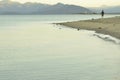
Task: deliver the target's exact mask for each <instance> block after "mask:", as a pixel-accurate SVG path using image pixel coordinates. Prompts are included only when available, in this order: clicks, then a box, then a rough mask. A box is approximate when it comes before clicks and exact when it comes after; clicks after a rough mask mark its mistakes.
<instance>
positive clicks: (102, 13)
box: [101, 10, 105, 18]
mask: <svg viewBox="0 0 120 80" xmlns="http://www.w3.org/2000/svg"><path fill="white" fill-rule="evenodd" d="M104 14H105V13H104V10H102V12H101V16H102V18H103V17H104Z"/></svg>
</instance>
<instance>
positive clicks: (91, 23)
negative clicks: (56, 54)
mask: <svg viewBox="0 0 120 80" xmlns="http://www.w3.org/2000/svg"><path fill="white" fill-rule="evenodd" d="M58 24H59V25H64V26H68V27H72V28H76V29H78V30H79V29H86V30H95V31H96V32H97V33H102V34H108V35H111V36H113V37H116V38H118V39H120V17H113V18H103V19H92V20H83V21H74V22H65V23H58Z"/></svg>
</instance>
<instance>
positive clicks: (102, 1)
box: [11, 0, 120, 7]
mask: <svg viewBox="0 0 120 80" xmlns="http://www.w3.org/2000/svg"><path fill="white" fill-rule="evenodd" d="M11 1H18V2H21V3H25V2H40V3H46V4H56V3H58V2H61V3H65V4H75V5H79V6H84V7H100V6H118V5H120V0H11Z"/></svg>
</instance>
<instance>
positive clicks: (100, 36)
mask: <svg viewBox="0 0 120 80" xmlns="http://www.w3.org/2000/svg"><path fill="white" fill-rule="evenodd" d="M93 35H94V36H97V37H98V38H101V39H103V40H105V41H110V42H113V43H115V44H120V40H119V39H117V38H115V37H112V36H110V35H105V34H98V33H94V34H93Z"/></svg>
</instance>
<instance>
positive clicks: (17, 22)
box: [0, 15, 120, 80]
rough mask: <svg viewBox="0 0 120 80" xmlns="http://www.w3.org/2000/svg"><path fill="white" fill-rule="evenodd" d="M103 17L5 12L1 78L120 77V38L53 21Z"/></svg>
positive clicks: (0, 44)
mask: <svg viewBox="0 0 120 80" xmlns="http://www.w3.org/2000/svg"><path fill="white" fill-rule="evenodd" d="M112 16H116V15H106V17H112ZM99 17H100V16H99V15H14V16H13V15H4V16H2V15H1V16H0V80H120V44H119V40H118V39H115V38H113V37H110V39H111V40H104V39H103V38H102V39H101V38H99V37H97V36H98V35H99V34H97V33H95V32H94V31H87V30H80V31H77V30H76V29H71V28H67V27H64V26H58V25H55V24H51V23H56V22H66V21H75V20H85V19H92V18H99ZM95 35H97V36H95ZM99 36H101V37H104V36H106V35H102V34H101V35H99Z"/></svg>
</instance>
